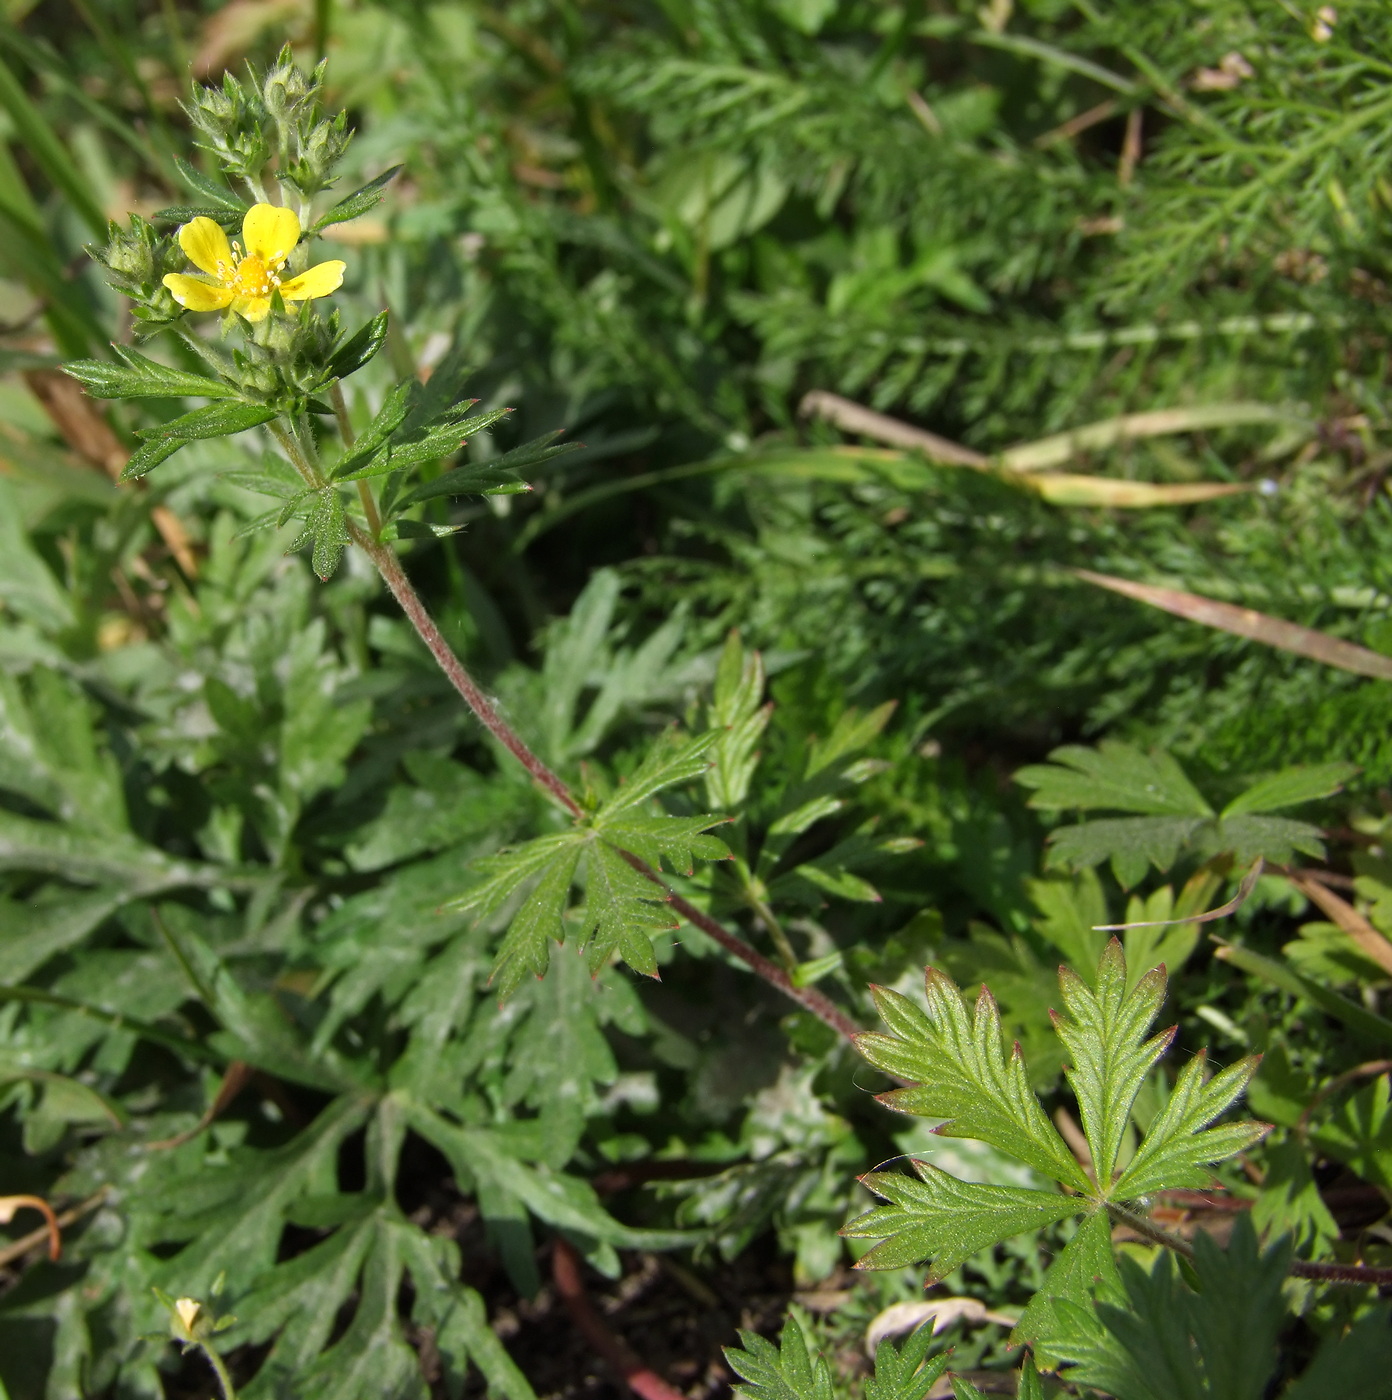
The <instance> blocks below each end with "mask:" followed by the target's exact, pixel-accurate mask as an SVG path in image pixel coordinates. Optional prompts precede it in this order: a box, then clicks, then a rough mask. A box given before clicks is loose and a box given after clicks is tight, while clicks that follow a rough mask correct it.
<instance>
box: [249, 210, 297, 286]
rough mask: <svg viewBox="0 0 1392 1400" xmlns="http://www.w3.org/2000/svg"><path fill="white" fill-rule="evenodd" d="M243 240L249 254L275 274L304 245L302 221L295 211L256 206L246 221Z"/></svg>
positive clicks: (250, 211)
mask: <svg viewBox="0 0 1392 1400" xmlns="http://www.w3.org/2000/svg"><path fill="white" fill-rule="evenodd" d="M242 238H243V239H244V240H245V242H246V250H247V252H248V253H249V254H250V255H251V256H252V257H253V258H260V259H261V261H262V262H263V263H265V264H266V266H267V267H268V268H270V269H271V270H272V271H275V269H276V268H278V267H280V265H281V264H282V263H283V262H284V261H285V259H286V258H288V257H289V256H290V254H291V252H292V251H293V250H294V247H295V244H297V243H298V242H299V241H300V221H299V219H298V218H296V216H295V211H294V210H293V209H281V208H279V207H277V206H276V205H274V204H253V205H252V206H251V208H250V209H248V210H247V216H246V218H245V219H244V220H243V221H242Z"/></svg>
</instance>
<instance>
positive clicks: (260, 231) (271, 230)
mask: <svg viewBox="0 0 1392 1400" xmlns="http://www.w3.org/2000/svg"><path fill="white" fill-rule="evenodd" d="M242 237H243V239H245V240H246V252H245V254H243V252H242V249H241V246H240V245H239V244H236V243H230V244H229V243H228V241H227V235H226V234H225V233H224V232H223V231H222V229H221V228H220V227H219V226H218V225H217V224H215V223H214V222H213V221H212V219H205V218H202V217H199V218H197V219H192V220H190V221H189V222H188V223H186V224H185V225H184V226H183V227H182V228H181V229H180V230H179V247H181V248H182V249H183V250H184V253H185V254H186V255H187V257H188V260H189V261H190V262H191V263H193V265H194V266H195V267H197V268H199V269H201V270H202V271H203V272H205V273H207V274H208V275H207V277H195V276H192V275H190V274H188V273H183V272H171V273H169V274H168V275H167V276H166V277H165V279H164V285H165V286H166V287H168V288H169V290H170V291H171V292H172V293H173V294H174V300H175V301H177V302H178V303H179V305H180V306H185V307H187V308H188V309H189V310H190V311H221V310H222V309H223V308H224V307H226V306H230V307H231V308H232V310H233V311H235V312H236V313H237V315H239V316H244V317H245V318H246V319H247V320H248V321H264V320H265V319H266V317H267V316H269V315H270V311H271V295H272V293H274V292H277V291H278V292H279V293H280V297H281V300H282V301H283V302H284V303H285V304H286V306H287V307H288V306H289V305H290V304H291V303H292V302H296V301H308V300H310V298H312V297H326V296H328V295H329V293H330V292H335V291H337V290H338V288H339V287H340V286H341V285H342V283H343V268H344V264H343V263H341V262H339V261H337V260H335V261H333V262H322V263H319V264H318V265H317V266H316V267H311V268H310V269H309V270H308V271H306V272H302V273H300V275H299V276H298V277H291V278H288V279H286V280H285V281H283V282H282V281H281V279H280V271H281V269H282V268H283V267H284V266H285V263H286V259H288V258H289V256H290V254H291V253H292V252H294V250H295V245H296V244H297V243H298V242H299V241H300V221H299V219H298V218H296V216H295V211H294V210H293V209H281V208H279V207H278V206H277V205H274V204H253V205H252V206H251V208H250V209H248V210H247V216H246V218H245V219H244V220H243V222H242Z"/></svg>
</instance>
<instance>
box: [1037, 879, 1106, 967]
mask: <svg viewBox="0 0 1392 1400" xmlns="http://www.w3.org/2000/svg"><path fill="white" fill-rule="evenodd" d="M1026 889H1027V890H1028V891H1029V897H1030V902H1031V903H1032V904H1033V905H1034V907H1035V908H1036V909H1037V910H1039V913H1040V916H1041V917H1040V918H1038V919H1036V920H1035V921H1034V927H1035V929H1036V930H1037V931H1038V932H1039V933H1040V934H1041V935H1043V937H1045V938H1047V939H1048V940H1049V942H1050V943H1052V944H1053V945H1054V947H1055V948H1057V949H1058V951H1059V952H1060V953H1062V954H1063V956H1064V960H1065V961H1066V962H1068V963H1070V964H1071V965H1072V966H1073V967H1075V968H1084V969H1088V970H1091V969H1092V968H1095V967H1096V966H1097V960H1098V959H1099V958H1100V957H1101V956H1102V950H1103V948H1105V947H1106V946H1107V935H1106V934H1105V933H1103V932H1102V931H1101V930H1099V929H1098V927H1097V925H1098V924H1105V923H1106V922H1107V900H1106V896H1105V895H1103V893H1102V885H1101V882H1100V881H1099V880H1098V878H1097V875H1096V873H1095V872H1094V870H1093V869H1092V867H1090V866H1085V867H1084V868H1083V869H1082V870H1080V871H1078V872H1077V874H1075V875H1074V876H1073V877H1072V878H1071V879H1060V878H1057V877H1056V878H1054V879H1050V880H1030V881H1028V882H1027V884H1026Z"/></svg>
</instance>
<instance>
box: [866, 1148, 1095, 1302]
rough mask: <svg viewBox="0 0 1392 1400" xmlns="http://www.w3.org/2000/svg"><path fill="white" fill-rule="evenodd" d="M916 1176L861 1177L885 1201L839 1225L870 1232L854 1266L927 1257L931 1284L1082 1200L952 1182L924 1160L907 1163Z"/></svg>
mask: <svg viewBox="0 0 1392 1400" xmlns="http://www.w3.org/2000/svg"><path fill="white" fill-rule="evenodd" d="M913 1169H914V1171H915V1173H917V1177H918V1179H917V1180H915V1179H914V1178H913V1177H910V1176H903V1175H900V1174H899V1173H897V1172H871V1173H869V1174H868V1175H867V1176H863V1177H861V1179H860V1180H861V1184H862V1185H863V1186H866V1187H868V1188H869V1189H870V1190H871V1191H873V1192H874V1193H875V1194H876V1195H877V1196H882V1197H883V1198H884V1199H885V1200H887V1201H889V1202H891V1204H890V1205H887V1206H877V1207H876V1208H875V1209H874V1210H872V1211H868V1212H867V1213H866V1214H865V1215H862V1216H860V1217H859V1218H858V1219H856V1220H853V1221H851V1223H850V1224H849V1225H845V1226H843V1227H842V1229H841V1233H842V1234H843V1235H845V1236H846V1237H847V1238H848V1239H858V1240H865V1239H872V1240H873V1239H877V1240H881V1241H882V1243H880V1244H877V1245H875V1246H874V1248H873V1249H871V1250H870V1251H869V1252H868V1253H866V1254H864V1255H862V1256H861V1258H860V1259H859V1260H858V1261H857V1262H856V1268H858V1269H900V1268H906V1267H908V1266H909V1265H911V1264H918V1263H922V1262H925V1261H926V1262H927V1263H928V1265H929V1268H928V1274H927V1278H926V1282H928V1283H935V1282H937V1280H938V1279H940V1278H943V1277H944V1276H945V1275H947V1274H950V1273H951V1272H952V1270H953V1269H955V1268H956V1267H957V1266H958V1265H959V1264H962V1263H965V1262H966V1261H967V1260H968V1259H970V1258H971V1257H972V1255H973V1254H976V1253H977V1252H978V1251H979V1250H983V1249H987V1248H989V1247H990V1246H991V1245H993V1244H999V1243H1000V1241H1001V1240H1007V1239H1009V1238H1010V1237H1011V1236H1012V1235H1019V1234H1023V1233H1024V1232H1025V1231H1026V1230H1039V1229H1042V1228H1043V1227H1044V1226H1046V1225H1055V1224H1057V1223H1058V1222H1059V1221H1060V1220H1066V1219H1067V1218H1068V1217H1069V1216H1070V1215H1077V1214H1078V1212H1079V1210H1080V1209H1082V1202H1080V1201H1079V1200H1078V1199H1077V1198H1076V1197H1073V1196H1063V1195H1059V1194H1058V1193H1057V1192H1054V1191H1030V1190H1027V1189H1025V1188H1024V1187H1021V1186H988V1185H985V1184H983V1183H981V1182H976V1181H959V1180H958V1179H957V1178H956V1177H955V1176H949V1175H948V1174H947V1173H946V1172H945V1171H940V1170H939V1169H938V1168H937V1167H935V1166H933V1165H931V1163H928V1162H920V1161H914V1162H913Z"/></svg>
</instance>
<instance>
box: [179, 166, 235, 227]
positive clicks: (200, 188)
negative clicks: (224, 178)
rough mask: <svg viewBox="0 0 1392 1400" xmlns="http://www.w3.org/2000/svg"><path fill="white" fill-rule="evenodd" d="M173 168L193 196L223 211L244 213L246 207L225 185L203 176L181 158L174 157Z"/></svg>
mask: <svg viewBox="0 0 1392 1400" xmlns="http://www.w3.org/2000/svg"><path fill="white" fill-rule="evenodd" d="M174 168H175V169H176V170H177V171H178V172H179V177H180V178H181V179H182V180H183V182H184V184H186V185H187V186H188V187H189V189H191V190H193V191H194V193H195V194H201V195H202V196H203V198H204V199H210V200H212V202H213V203H214V204H216V205H218V206H220V207H221V208H223V209H228V210H234V211H235V212H236V213H238V214H245V213H246V205H245V204H243V203H242V201H241V200H240V199H238V198H237V196H236V195H235V194H233V193H232V191H231V190H230V189H229V188H228V187H227V186H226V185H224V184H223V183H221V181H218V180H214V179H212V178H211V177H209V176H207V175H205V174H203V172H202V171H201V170H199V169H197V168H196V167H195V166H192V165H190V164H189V163H188V161H186V160H184V159H183V157H182V156H175V157H174Z"/></svg>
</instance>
